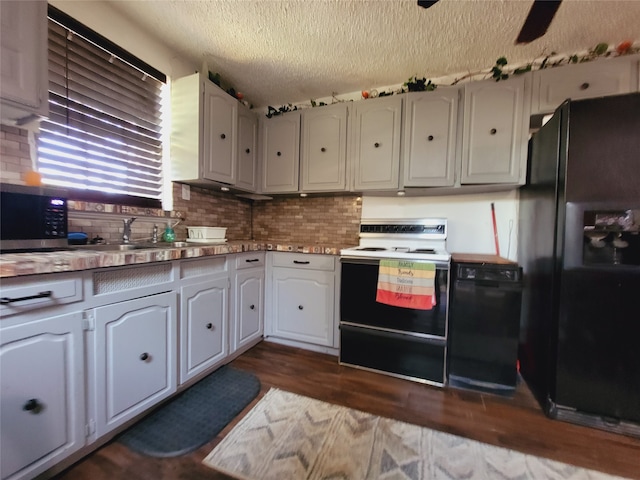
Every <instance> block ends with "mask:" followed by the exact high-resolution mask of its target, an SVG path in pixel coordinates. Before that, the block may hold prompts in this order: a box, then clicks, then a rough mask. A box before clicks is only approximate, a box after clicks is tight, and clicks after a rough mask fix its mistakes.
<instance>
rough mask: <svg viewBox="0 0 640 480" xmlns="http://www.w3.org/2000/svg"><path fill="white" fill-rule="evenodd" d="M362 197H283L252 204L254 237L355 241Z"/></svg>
mask: <svg viewBox="0 0 640 480" xmlns="http://www.w3.org/2000/svg"><path fill="white" fill-rule="evenodd" d="M361 210H362V200H361V199H360V197H357V196H355V195H346V196H322V197H306V198H299V197H295V198H294V197H285V198H277V197H276V198H274V199H273V200H267V201H259V202H256V203H254V205H253V215H252V218H253V237H254V239H255V240H259V241H260V240H263V241H267V240H270V241H274V242H277V241H282V242H288V243H294V244H295V243H301V244H302V243H311V244H338V245H357V244H358V226H359V225H360V214H361Z"/></svg>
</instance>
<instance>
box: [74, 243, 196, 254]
mask: <svg viewBox="0 0 640 480" xmlns="http://www.w3.org/2000/svg"><path fill="white" fill-rule="evenodd" d="M187 246H190V244H189V243H187V242H171V243H167V242H158V243H103V244H98V245H78V246H76V247H74V250H90V251H93V252H117V251H121V252H122V251H128V250H144V249H150V248H182V247H187Z"/></svg>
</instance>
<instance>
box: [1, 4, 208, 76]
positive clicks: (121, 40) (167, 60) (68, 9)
mask: <svg viewBox="0 0 640 480" xmlns="http://www.w3.org/2000/svg"><path fill="white" fill-rule="evenodd" d="M0 1H1V0H0ZM49 3H50V4H51V5H53V6H54V7H56V8H58V9H60V10H62V11H63V12H65V13H66V14H67V15H70V16H71V17H73V18H75V19H76V20H77V21H79V22H80V23H83V24H85V25H86V26H87V27H89V28H91V29H93V30H95V31H96V32H98V33H99V34H100V35H102V36H104V37H106V38H108V39H109V40H111V41H112V42H113V43H115V44H117V45H118V46H120V47H122V48H124V49H125V50H127V51H128V52H129V53H131V54H133V55H135V56H136V57H138V58H140V59H141V60H143V61H145V62H146V63H148V64H149V65H151V66H152V67H154V68H156V69H158V70H160V71H161V72H162V73H164V74H165V75H167V76H168V77H170V78H180V77H184V76H186V75H189V74H191V73H194V72H195V71H196V70H198V69H199V68H200V67H201V66H200V65H192V64H190V63H188V62H186V61H185V60H184V56H183V55H180V54H179V53H178V52H175V51H173V50H171V49H169V48H167V47H165V46H163V45H162V44H161V43H160V42H158V40H157V39H154V38H153V37H152V36H151V35H149V34H147V33H145V32H144V31H142V30H140V27H138V26H136V25H134V24H133V23H131V21H130V20H129V19H128V18H126V17H125V16H123V15H122V14H120V12H118V11H117V10H115V9H114V8H113V7H112V6H111V5H109V4H108V3H107V2H104V1H100V0H49ZM150 8H151V7H150Z"/></svg>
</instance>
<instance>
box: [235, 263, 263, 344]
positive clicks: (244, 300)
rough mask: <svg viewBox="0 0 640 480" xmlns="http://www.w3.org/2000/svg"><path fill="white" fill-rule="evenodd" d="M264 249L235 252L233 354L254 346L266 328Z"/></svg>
mask: <svg viewBox="0 0 640 480" xmlns="http://www.w3.org/2000/svg"><path fill="white" fill-rule="evenodd" d="M264 257H265V254H264V252H250V253H241V254H238V255H236V258H235V261H236V274H235V277H234V282H233V291H234V295H233V298H234V305H233V314H232V316H231V318H232V319H233V320H232V322H231V328H230V334H231V342H230V344H231V346H230V350H231V351H230V353H239V352H242V351H244V350H246V349H247V348H249V347H251V346H253V345H255V344H256V343H257V342H258V341H260V339H261V338H262V334H263V331H264V280H265V273H264V264H265V263H264V260H265V258H264Z"/></svg>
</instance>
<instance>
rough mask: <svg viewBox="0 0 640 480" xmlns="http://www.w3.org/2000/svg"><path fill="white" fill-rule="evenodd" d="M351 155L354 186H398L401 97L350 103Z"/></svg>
mask: <svg viewBox="0 0 640 480" xmlns="http://www.w3.org/2000/svg"><path fill="white" fill-rule="evenodd" d="M353 117H354V120H353V126H352V137H351V146H352V149H353V150H352V154H351V155H352V158H353V160H354V168H355V172H354V176H355V179H354V188H355V190H358V191H364V190H393V189H397V188H398V187H399V175H400V127H401V122H402V98H401V97H399V96H391V97H384V98H375V99H370V100H365V101H361V102H357V103H355V104H354V112H353Z"/></svg>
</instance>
